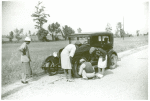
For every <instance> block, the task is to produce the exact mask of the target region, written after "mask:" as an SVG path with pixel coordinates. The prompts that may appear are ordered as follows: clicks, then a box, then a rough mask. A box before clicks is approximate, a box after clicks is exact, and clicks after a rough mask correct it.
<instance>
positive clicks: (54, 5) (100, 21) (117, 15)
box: [2, 0, 149, 34]
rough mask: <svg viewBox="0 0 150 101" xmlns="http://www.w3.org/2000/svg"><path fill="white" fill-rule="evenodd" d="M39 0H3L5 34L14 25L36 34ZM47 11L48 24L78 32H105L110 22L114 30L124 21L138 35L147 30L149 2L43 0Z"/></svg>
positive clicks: (124, 0) (126, 26) (133, 0)
mask: <svg viewBox="0 0 150 101" xmlns="http://www.w3.org/2000/svg"><path fill="white" fill-rule="evenodd" d="M37 3H38V1H36V0H27V1H25V0H22V1H2V34H9V32H10V31H13V30H14V29H15V28H18V29H20V28H23V29H24V34H25V33H26V32H28V31H29V30H30V31H31V32H32V33H33V32H36V31H37V29H34V25H35V22H33V18H32V17H31V15H32V13H34V12H35V6H36V5H37ZM42 5H44V6H45V7H46V8H45V13H48V14H50V17H49V18H48V19H47V20H48V22H47V23H46V24H44V28H45V29H47V27H48V25H49V24H51V23H53V22H58V23H60V24H61V26H64V25H68V26H70V27H72V28H73V29H74V30H75V31H76V32H77V28H79V27H80V28H81V29H82V32H92V31H105V27H106V25H107V23H110V24H111V26H112V28H113V32H114V31H115V30H116V24H117V22H123V16H124V25H125V26H124V27H125V31H126V32H129V33H132V34H135V33H136V30H140V33H142V34H143V33H147V31H148V5H149V3H148V1H145V0H140V1H139V0H138V1H135V0H118V1H117V0H115V1H114V0H103V1H102V0H43V4H42Z"/></svg>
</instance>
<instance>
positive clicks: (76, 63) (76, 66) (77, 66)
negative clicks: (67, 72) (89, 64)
mask: <svg viewBox="0 0 150 101" xmlns="http://www.w3.org/2000/svg"><path fill="white" fill-rule="evenodd" d="M79 68H80V65H79V64H78V62H77V61H76V62H75V63H74V65H73V69H72V72H73V76H74V77H75V78H80V77H81V76H80V75H79V74H78V73H79Z"/></svg>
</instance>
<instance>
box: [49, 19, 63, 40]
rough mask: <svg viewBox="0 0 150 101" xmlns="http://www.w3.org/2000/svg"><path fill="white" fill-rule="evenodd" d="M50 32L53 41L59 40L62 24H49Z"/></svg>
mask: <svg viewBox="0 0 150 101" xmlns="http://www.w3.org/2000/svg"><path fill="white" fill-rule="evenodd" d="M48 30H49V31H50V32H51V33H52V40H58V33H60V32H61V29H60V24H59V23H58V22H56V23H52V24H49V26H48Z"/></svg>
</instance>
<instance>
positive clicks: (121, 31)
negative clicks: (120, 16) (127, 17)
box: [116, 22, 125, 38]
mask: <svg viewBox="0 0 150 101" xmlns="http://www.w3.org/2000/svg"><path fill="white" fill-rule="evenodd" d="M116 29H117V32H120V36H121V37H123V38H124V34H125V32H124V30H123V29H122V24H121V22H118V23H117V26H116Z"/></svg>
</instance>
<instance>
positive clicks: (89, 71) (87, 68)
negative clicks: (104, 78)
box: [78, 59, 95, 80]
mask: <svg viewBox="0 0 150 101" xmlns="http://www.w3.org/2000/svg"><path fill="white" fill-rule="evenodd" d="M80 64H81V65H80V70H79V73H78V74H79V75H82V79H84V80H88V79H89V78H94V77H95V69H94V67H93V66H92V64H91V63H90V62H86V61H85V59H81V60H80Z"/></svg>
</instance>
